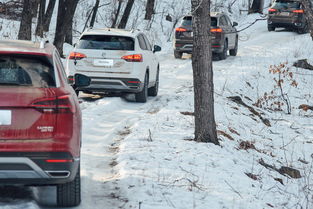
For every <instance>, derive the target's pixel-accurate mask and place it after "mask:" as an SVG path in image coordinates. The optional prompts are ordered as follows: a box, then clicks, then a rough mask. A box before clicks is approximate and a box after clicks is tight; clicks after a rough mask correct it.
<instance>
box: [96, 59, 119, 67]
mask: <svg viewBox="0 0 313 209" xmlns="http://www.w3.org/2000/svg"><path fill="white" fill-rule="evenodd" d="M113 64H114V61H113V60H110V59H96V60H94V61H93V65H94V66H99V67H113Z"/></svg>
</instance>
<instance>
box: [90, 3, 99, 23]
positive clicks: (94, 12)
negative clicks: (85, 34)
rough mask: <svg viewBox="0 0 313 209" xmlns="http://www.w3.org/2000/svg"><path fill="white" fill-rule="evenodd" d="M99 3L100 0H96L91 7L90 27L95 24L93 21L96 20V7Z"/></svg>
mask: <svg viewBox="0 0 313 209" xmlns="http://www.w3.org/2000/svg"><path fill="white" fill-rule="evenodd" d="M99 3H100V0H96V4H95V6H94V8H93V12H92V17H91V21H90V25H89V26H90V27H91V28H92V27H93V26H94V24H95V21H96V16H97V12H98V8H99Z"/></svg>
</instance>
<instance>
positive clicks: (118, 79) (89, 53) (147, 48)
mask: <svg viewBox="0 0 313 209" xmlns="http://www.w3.org/2000/svg"><path fill="white" fill-rule="evenodd" d="M160 50H161V47H160V46H157V45H155V46H154V47H152V45H151V44H150V42H149V40H148V39H147V37H146V36H145V34H143V33H142V32H140V31H137V30H132V31H130V30H121V29H111V28H108V29H92V30H89V31H87V32H84V33H83V34H82V35H81V37H80V38H79V42H78V43H77V45H76V46H75V48H74V50H73V52H71V53H70V55H69V57H68V59H67V72H68V73H69V77H68V78H69V81H70V82H73V81H74V79H73V78H74V76H75V74H76V73H79V74H84V75H85V76H88V77H89V78H90V79H91V84H90V85H89V86H86V87H81V88H76V89H77V91H83V92H87V93H109V92H125V93H135V98H136V102H146V101H147V97H148V96H156V95H157V94H158V86H159V70H160V65H159V62H158V60H157V57H156V55H155V52H157V51H160Z"/></svg>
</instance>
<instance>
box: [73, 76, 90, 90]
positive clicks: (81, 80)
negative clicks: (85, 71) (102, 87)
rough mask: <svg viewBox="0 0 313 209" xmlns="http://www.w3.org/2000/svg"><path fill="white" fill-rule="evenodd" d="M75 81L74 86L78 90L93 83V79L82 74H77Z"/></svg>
mask: <svg viewBox="0 0 313 209" xmlns="http://www.w3.org/2000/svg"><path fill="white" fill-rule="evenodd" d="M74 81H75V83H74V85H75V87H76V88H77V87H84V86H89V85H90V83H91V79H90V78H89V77H88V76H85V75H82V74H75V76H74Z"/></svg>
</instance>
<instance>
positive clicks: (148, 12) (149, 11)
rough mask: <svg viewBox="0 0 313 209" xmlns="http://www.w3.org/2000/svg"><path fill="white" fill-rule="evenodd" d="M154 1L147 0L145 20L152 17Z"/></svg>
mask: <svg viewBox="0 0 313 209" xmlns="http://www.w3.org/2000/svg"><path fill="white" fill-rule="evenodd" d="M154 3H155V0H147V4H146V14H145V20H151V19H152V15H153V14H154Z"/></svg>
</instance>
